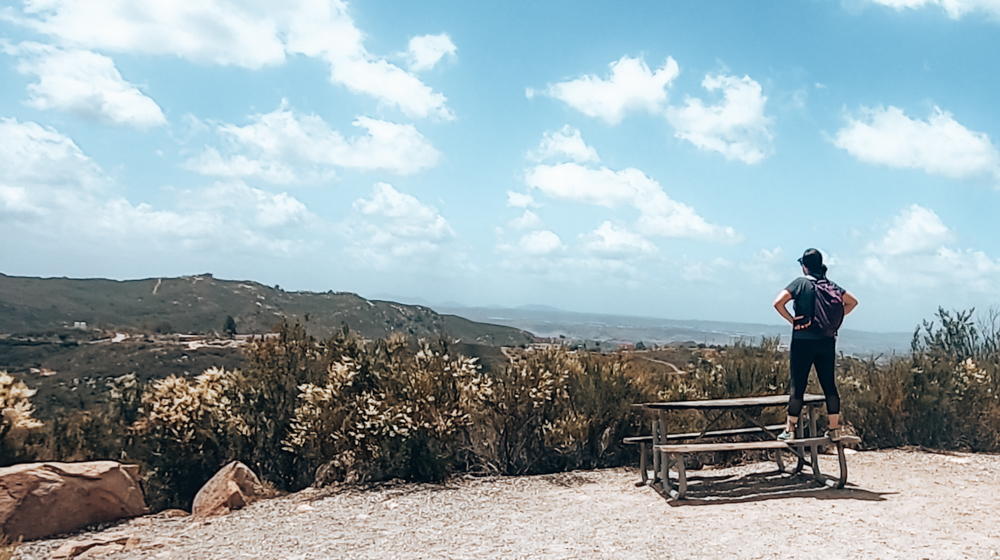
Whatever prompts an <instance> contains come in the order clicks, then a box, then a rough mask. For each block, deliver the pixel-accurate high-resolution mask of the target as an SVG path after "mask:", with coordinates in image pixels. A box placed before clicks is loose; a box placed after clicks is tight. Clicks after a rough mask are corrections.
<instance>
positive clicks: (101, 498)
mask: <svg viewBox="0 0 1000 560" xmlns="http://www.w3.org/2000/svg"><path fill="white" fill-rule="evenodd" d="M145 513H146V502H145V500H144V499H143V495H142V488H141V487H140V486H139V467H138V465H123V464H121V463H116V462H115V461H90V462H85V463H24V464H20V465H14V466H11V467H4V468H0V533H3V535H5V536H6V537H7V538H9V539H11V540H17V539H18V538H23V539H24V540H31V539H37V538H41V537H47V536H50V535H56V534H59V533H67V532H70V531H75V530H77V529H81V528H83V527H86V526H88V525H94V524H95V523H105V522H108V521H114V520H116V519H122V518H126V517H136V516H139V515H143V514H145Z"/></svg>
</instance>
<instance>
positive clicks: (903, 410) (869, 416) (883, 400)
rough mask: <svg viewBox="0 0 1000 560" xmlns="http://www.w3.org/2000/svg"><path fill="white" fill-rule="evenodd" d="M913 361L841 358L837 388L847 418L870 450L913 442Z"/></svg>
mask: <svg viewBox="0 0 1000 560" xmlns="http://www.w3.org/2000/svg"><path fill="white" fill-rule="evenodd" d="M911 365H912V364H911V361H910V360H909V359H903V358H893V359H891V360H889V361H888V362H885V363H880V362H879V361H878V360H876V359H875V358H869V359H864V360H862V359H857V358H841V359H840V363H839V364H838V369H839V371H838V380H837V385H838V388H839V390H840V393H841V397H842V398H841V400H842V402H843V413H844V418H845V420H847V421H848V422H849V423H850V425H851V426H852V428H853V430H854V431H855V433H857V435H858V436H859V437H861V439H862V441H863V442H864V444H865V446H867V447H876V448H884V447H895V446H899V445H906V444H907V443H909V442H910V423H909V409H910V404H909V401H910V396H911V395H912V394H913V371H912V368H911Z"/></svg>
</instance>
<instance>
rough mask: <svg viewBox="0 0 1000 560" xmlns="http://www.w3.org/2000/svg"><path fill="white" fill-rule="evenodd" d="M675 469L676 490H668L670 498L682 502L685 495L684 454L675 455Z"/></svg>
mask: <svg viewBox="0 0 1000 560" xmlns="http://www.w3.org/2000/svg"><path fill="white" fill-rule="evenodd" d="M675 468H676V469H677V488H676V489H674V488H671V489H670V496H671V497H672V498H674V499H676V500H683V499H684V495H685V494H687V488H688V484H687V471H686V470H685V468H684V454H683V453H680V454H678V455H677V459H676V467H675Z"/></svg>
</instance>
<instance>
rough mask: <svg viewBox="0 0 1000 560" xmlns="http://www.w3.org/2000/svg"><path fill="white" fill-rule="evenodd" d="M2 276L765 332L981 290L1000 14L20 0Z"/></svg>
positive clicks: (0, 111) (768, 5) (8, 81)
mask: <svg viewBox="0 0 1000 560" xmlns="http://www.w3.org/2000/svg"><path fill="white" fill-rule="evenodd" d="M2 6H3V7H2V9H0V41H2V42H0V84H2V88H0V232H2V234H3V237H4V243H2V244H0V272H4V273H6V274H14V275H27V276H69V277H110V278H120V279H126V278H147V277H157V276H179V275H186V274H197V273H202V272H212V273H214V274H215V275H216V276H217V277H222V278H232V279H250V280H257V281H260V282H263V283H266V284H270V285H274V284H279V285H281V287H282V288H284V289H286V290H311V291H326V290H334V291H353V292H357V293H359V294H361V295H363V296H368V297H372V296H378V295H383V294H393V295H395V296H397V297H399V298H401V299H404V300H418V299H419V300H422V301H426V302H437V303H445V302H456V303H460V304H465V305H503V306H518V305H526V304H545V305H551V306H555V307H559V308H563V309H566V310H570V311H585V312H598V313H614V314H626V315H643V316H654V317H664V318H671V319H703V320H722V321H747V322H764V323H778V322H780V318H779V317H778V316H777V314H775V313H774V310H773V309H772V308H771V302H772V301H773V298H774V296H775V295H776V294H777V292H778V291H780V289H781V288H783V287H784V286H785V285H786V284H787V283H788V282H789V281H790V280H791V279H793V278H794V277H795V276H796V275H797V274H798V273H799V269H798V265H797V264H796V262H795V260H796V258H797V257H798V256H799V255H800V254H801V252H802V251H803V250H804V249H805V248H807V247H817V248H819V249H820V250H822V251H823V253H824V254H825V255H826V257H827V259H828V263H829V264H830V269H831V271H830V276H831V278H832V279H833V280H835V281H837V282H838V283H840V284H841V285H842V286H844V287H846V288H847V289H848V290H850V291H851V292H852V293H854V294H855V295H856V296H857V297H858V299H859V300H860V301H861V306H860V307H859V308H858V311H857V312H856V315H854V316H852V317H851V319H850V322H851V325H850V326H851V327H853V328H858V329H866V330H876V331H888V330H910V329H912V328H913V327H914V326H915V325H916V324H917V323H918V322H919V321H920V320H921V319H924V318H930V317H931V316H932V314H933V313H934V311H935V310H936V309H937V307H938V306H943V307H945V308H968V307H973V306H975V307H977V308H978V309H980V310H986V309H988V308H990V307H991V306H993V305H994V304H996V303H997V302H998V298H997V296H996V294H997V291H998V287H1000V241H998V236H997V235H996V232H997V226H996V223H995V221H996V218H997V216H998V215H1000V191H998V187H1000V149H998V145H1000V144H998V142H1000V140H998V139H1000V109H998V107H997V104H996V92H997V91H1000V87H998V86H1000V83H998V81H1000V58H998V57H997V56H996V53H997V52H998V47H1000V0H843V1H835V0H802V1H796V2H793V1H773V2H736V1H731V2H640V1H633V2H625V3H611V2H580V1H575V2H569V1H566V2H559V1H550V2H503V3H482V2H458V1H428V2H398V1H396V2H390V1H383V0H374V1H357V2H352V3H344V2H335V1H325V0H299V1H288V2H282V3H274V2H257V1H253V2H232V1H226V0H197V1H194V0H175V1H173V2H141V1H140V2H135V1H125V0H85V1H73V0H31V1H27V2H23V3H22V2H3V4H2Z"/></svg>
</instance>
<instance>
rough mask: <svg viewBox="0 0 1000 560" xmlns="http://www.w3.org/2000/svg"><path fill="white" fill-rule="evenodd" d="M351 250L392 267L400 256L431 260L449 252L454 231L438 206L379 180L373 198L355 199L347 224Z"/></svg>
mask: <svg viewBox="0 0 1000 560" xmlns="http://www.w3.org/2000/svg"><path fill="white" fill-rule="evenodd" d="M348 230H349V235H350V237H351V240H352V247H351V250H350V252H351V253H352V254H353V255H354V256H356V257H357V258H360V259H363V260H364V261H365V262H366V263H369V264H371V265H374V266H376V267H379V268H389V267H390V266H391V265H393V264H394V263H395V262H396V261H398V260H403V261H406V262H410V263H424V264H429V263H432V262H435V261H438V260H440V259H442V258H445V257H448V256H454V255H447V254H446V253H445V250H446V248H447V246H448V245H449V244H450V243H451V242H453V241H454V239H455V237H456V236H455V232H454V231H453V230H452V228H451V226H450V225H449V224H448V221H447V220H445V219H444V217H443V216H441V214H440V213H439V212H438V210H437V209H436V208H434V207H433V206H430V205H428V204H424V203H422V202H420V201H419V200H417V198H416V197H414V196H412V195H409V194H406V193H401V192H399V191H397V190H396V189H395V188H393V187H392V185H389V184H387V183H376V184H375V187H374V189H373V191H372V195H371V197H370V198H361V199H358V200H356V201H355V202H354V205H353V211H352V217H351V220H350V223H349V224H348Z"/></svg>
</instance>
